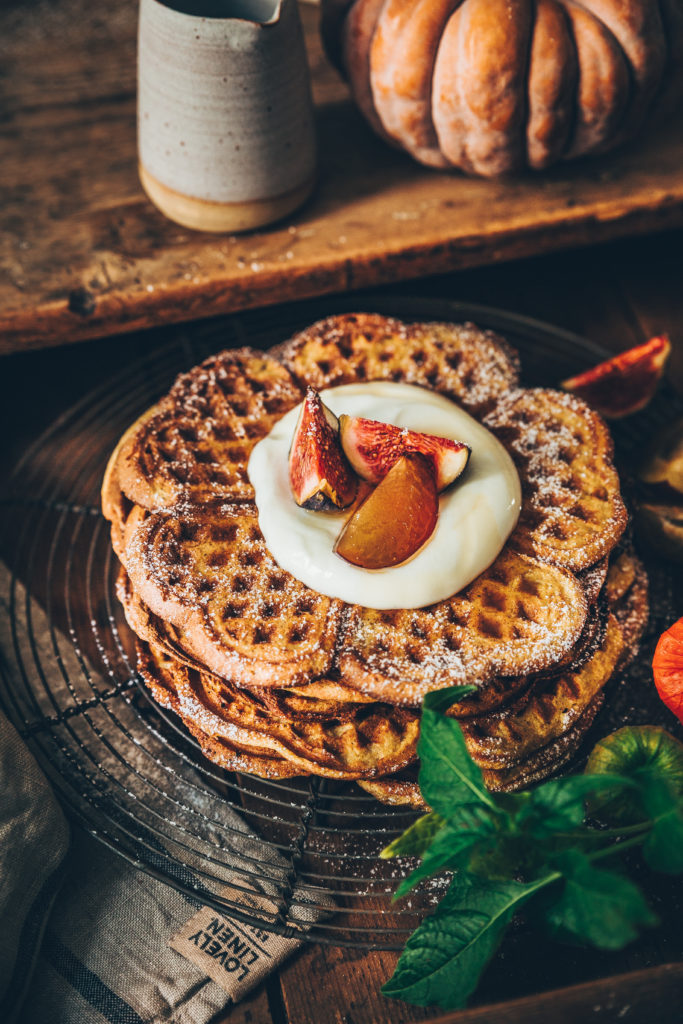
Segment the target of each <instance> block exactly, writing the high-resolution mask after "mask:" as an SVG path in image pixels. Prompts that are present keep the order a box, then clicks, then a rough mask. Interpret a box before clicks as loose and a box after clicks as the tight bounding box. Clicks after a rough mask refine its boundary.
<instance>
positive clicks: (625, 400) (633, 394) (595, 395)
mask: <svg viewBox="0 0 683 1024" xmlns="http://www.w3.org/2000/svg"><path fill="white" fill-rule="evenodd" d="M670 352H671V342H670V341H669V339H668V338H667V336H666V335H665V334H663V335H661V336H660V337H655V338H650V340H649V341H646V342H645V343H644V344H642V345H636V346H635V348H630V349H628V350H627V351H626V352H620V353H619V355H618V356H614V358H613V359H608V360H606V362H604V363H599V364H598V365H597V366H594V367H592V369H590V370H586V371H585V373H580V374H578V375H577V376H576V377H568V378H567V380H564V381H562V385H561V386H562V387H563V388H564V390H565V391H571V392H573V393H574V394H575V395H578V396H579V398H583V399H584V400H585V401H586V402H588V404H589V405H592V406H593V408H594V409H596V410H597V412H599V413H600V414H601V415H602V416H604V417H605V418H606V419H611V420H617V419H621V418H622V417H623V416H630V415H631V413H634V412H638V411H639V410H640V409H644V408H645V406H646V405H647V404H648V402H649V401H650V399H651V398H652V396H653V395H654V393H655V391H656V390H657V384H658V383H659V380H660V378H661V376H662V374H663V373H664V367H665V366H666V361H667V359H668V358H669V353H670Z"/></svg>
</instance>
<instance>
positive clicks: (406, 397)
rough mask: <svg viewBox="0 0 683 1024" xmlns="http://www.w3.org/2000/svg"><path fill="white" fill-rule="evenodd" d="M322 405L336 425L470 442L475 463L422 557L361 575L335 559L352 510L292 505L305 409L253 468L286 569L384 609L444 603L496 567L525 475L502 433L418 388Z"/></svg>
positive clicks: (445, 506) (365, 390) (374, 388)
mask: <svg viewBox="0 0 683 1024" xmlns="http://www.w3.org/2000/svg"><path fill="white" fill-rule="evenodd" d="M321 398H322V400H323V402H324V403H325V404H326V405H327V406H328V407H329V408H330V409H331V410H332V412H334V413H335V415H336V416H340V415H341V414H342V413H347V414H348V415H349V416H364V417H366V418H367V419H374V420H380V421H382V422H383V423H393V424H395V425H396V426H398V427H407V428H408V429H409V430H419V431H422V432H424V433H427V434H437V435H438V436H440V437H448V438H451V439H453V440H455V441H464V442H465V443H466V444H468V445H469V446H470V447H471V449H472V455H471V457H470V461H469V464H468V466H467V468H466V470H465V472H464V474H463V475H462V476H461V477H459V478H458V480H456V481H455V482H454V483H453V484H452V485H451V486H450V487H449V488H447V489H446V490H445V491H444V492H442V494H441V495H440V497H439V518H438V522H437V525H436V529H435V530H434V532H433V533H432V535H431V537H430V538H429V540H428V541H427V542H426V543H425V544H424V545H423V546H422V548H420V550H419V551H418V552H417V553H416V554H415V555H414V556H413V557H412V558H410V559H409V560H408V561H406V562H402V563H401V564H400V565H396V566H392V567H391V568H387V569H373V570H368V569H361V568H359V567H358V566H355V565H351V564H350V563H348V562H346V561H345V560H344V559H343V558H342V557H341V556H340V555H337V554H336V553H335V552H334V550H333V549H334V544H335V541H336V540H337V537H338V536H339V534H340V532H341V530H342V528H343V526H344V523H345V522H346V520H347V519H348V517H349V511H348V510H335V511H332V512H310V511H308V510H307V509H303V508H299V506H298V505H297V504H296V502H295V501H294V498H293V497H292V493H291V491H290V487H289V466H288V456H289V449H290V446H291V442H292V436H293V434H294V428H295V426H296V422H297V419H298V417H299V412H300V410H301V406H300V405H299V406H297V407H296V408H295V409H292V410H291V411H290V412H288V413H287V414H286V415H285V416H283V417H282V419H281V420H279V421H278V422H277V423H276V424H275V426H274V427H273V429H272V430H271V432H270V433H269V434H268V436H267V437H265V438H263V440H261V441H259V443H258V444H257V445H256V446H255V447H254V449H253V451H252V454H251V458H250V459H249V466H248V473H249V479H250V481H251V483H252V486H253V488H254V491H255V492H256V506H257V509H258V517H259V525H260V527H261V532H262V533H263V536H264V539H265V542H266V545H267V546H268V550H269V551H270V554H271V555H272V556H273V558H274V559H275V561H276V562H277V563H278V565H280V566H281V568H283V569H285V570H286V571H287V572H290V573H291V574H292V575H293V576H295V577H296V578H297V579H298V580H301V582H302V583H305V584H306V585H307V586H309V587H312V588H313V589H314V590H317V591H319V592H320V593H322V594H326V595H327V596H328V597H338V598H341V600H342V601H346V602H348V603H349V604H359V605H363V606H365V607H366V608H379V609H382V608H421V607H424V606H425V605H429V604H433V603H434V602H436V601H442V600H444V599H445V598H447V597H451V596H452V595H453V594H456V593H457V592H458V591H459V590H462V589H463V587H466V586H467V584H468V583H470V582H471V581H472V580H473V579H474V578H475V577H476V576H478V575H479V574H480V573H482V572H483V571H484V569H486V568H488V566H489V565H490V564H491V563H492V562H493V561H494V560H495V558H496V557H497V555H498V554H499V552H500V551H501V549H502V547H503V545H504V544H505V541H506V540H507V538H508V537H509V535H510V534H511V533H512V530H513V529H514V527H515V524H516V522H517V519H518V517H519V512H520V508H521V487H520V483H519V477H518V475H517V471H516V469H515V467H514V464H513V462H512V459H511V458H510V456H509V455H508V453H507V452H506V451H505V449H504V448H503V446H502V445H501V444H500V442H499V441H498V440H497V439H496V438H495V437H494V436H493V434H492V433H491V432H490V431H489V430H487V429H486V428H485V427H483V426H482V425H481V423H478V422H477V421H476V420H475V419H473V418H472V417H471V416H469V415H468V414H467V413H466V412H464V411H463V410H462V409H460V408H459V407H458V406H457V405H455V404H454V403H453V402H451V401H449V399H447V398H445V397H444V396H443V395H439V394H436V393H435V392H433V391H427V390H426V389H424V388H420V387H415V386H413V385H410V384H396V383H393V382H390V381H371V382H368V383H359V384H344V385H342V386H340V387H335V388H328V389H327V390H325V391H322V392H321ZM397 514H400V510H397Z"/></svg>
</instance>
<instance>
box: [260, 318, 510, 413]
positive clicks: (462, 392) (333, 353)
mask: <svg viewBox="0 0 683 1024" xmlns="http://www.w3.org/2000/svg"><path fill="white" fill-rule="evenodd" d="M272 351H273V355H275V356H276V357H277V358H278V359H280V360H281V361H282V363H283V364H284V366H286V367H287V369H288V370H290V371H291V373H292V374H293V376H294V378H295V379H296V380H297V381H298V383H299V384H300V385H301V386H302V387H305V386H306V385H307V384H311V385H312V386H313V387H314V388H315V389H316V390H317V391H320V390H321V389H322V388H327V387H336V386H337V385H339V384H349V383H355V382H357V381H361V380H393V381H401V382H402V383H404V384H418V385H420V386H421V387H425V388H429V389H430V390H431V391H439V392H441V393H442V394H445V395H448V396H449V397H450V398H453V399H454V400H455V401H457V402H458V404H459V405H462V406H463V408H465V409H467V411H468V412H471V413H473V414H475V415H481V414H482V413H484V412H485V411H486V410H487V409H489V408H490V407H491V406H492V405H493V403H494V402H496V401H497V400H498V399H499V398H501V397H502V396H503V395H505V394H507V392H508V391H509V390H510V389H511V388H514V387H515V386H516V385H517V380H518V374H519V360H518V357H517V353H516V352H515V351H514V350H513V349H511V348H510V346H509V345H508V344H507V342H506V341H505V340H504V339H503V338H501V337H500V336H499V335H497V334H494V333H493V332H492V331H482V330H480V329H479V328H478V327H475V326H474V324H443V323H422V324H406V323H403V322H402V321H401V320H395V319H394V318H392V317H385V316H380V315H378V314H376V313H348V314H346V315H343V316H332V317H328V318H327V319H326V320H320V321H318V323H315V324H313V325H312V326H311V327H309V328H307V330H305V331H302V332H301V333H300V334H297V335H296V337H294V338H292V340H291V341H289V342H286V343H285V344H284V345H282V346H280V347H279V348H276V349H273V350H272Z"/></svg>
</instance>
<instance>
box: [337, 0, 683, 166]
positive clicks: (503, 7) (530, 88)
mask: <svg viewBox="0 0 683 1024" xmlns="http://www.w3.org/2000/svg"><path fill="white" fill-rule="evenodd" d="M323 37H324V39H325V43H326V46H327V49H328V53H329V54H330V56H331V57H332V59H333V60H334V61H335V63H336V64H337V66H338V67H339V68H340V70H342V72H343V73H344V74H345V76H346V77H347V79H348V81H349V84H350V86H351V91H352V93H353V96H354V99H355V100H356V103H357V104H358V106H359V107H360V109H361V110H362V112H363V113H364V115H365V117H366V118H367V119H368V121H369V122H370V124H371V125H372V127H373V128H374V129H375V131H377V132H378V133H379V134H380V135H382V136H383V137H384V138H386V139H387V140H388V141H391V142H393V143H394V144H396V145H399V146H401V147H402V148H403V149H406V150H407V151H408V152H409V153H410V154H412V156H414V157H415V159H416V160H419V161H420V162H421V163H424V164H427V165H429V166H432V167H459V168H461V169H462V170H464V171H467V172H468V173H471V174H479V175H483V176H485V177H496V176H499V175H504V174H510V173H513V172H516V171H520V170H524V169H525V168H533V169H535V170H541V169H543V168H546V167H549V166H550V165H551V164H554V163H556V162H557V161H558V160H570V159H574V158H576V157H580V156H586V155H587V154H590V153H603V152H605V151H607V150H608V149H612V148H613V147H614V146H617V145H619V144H620V143H621V142H624V141H625V140H626V139H628V138H631V137H632V136H633V135H635V134H636V132H638V131H639V129H640V128H641V127H642V126H643V124H644V123H645V122H647V121H649V120H650V118H651V117H652V116H654V115H655V114H656V116H657V117H658V118H659V117H660V116H666V115H667V114H669V113H671V112H672V111H673V110H674V109H675V108H676V107H677V106H678V105H679V104H680V102H681V100H683V0H581V2H579V0H323Z"/></svg>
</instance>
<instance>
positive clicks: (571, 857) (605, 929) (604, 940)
mask: <svg viewBox="0 0 683 1024" xmlns="http://www.w3.org/2000/svg"><path fill="white" fill-rule="evenodd" d="M553 866H556V867H557V868H558V869H559V870H560V871H561V872H562V874H563V875H564V876H565V878H566V882H565V885H564V887H563V889H562V892H561V894H560V896H559V899H557V900H556V901H554V902H553V903H552V904H551V905H550V907H549V908H547V909H546V912H545V918H546V921H547V923H548V925H549V927H550V930H551V931H552V932H553V933H554V934H556V935H557V936H558V937H559V938H565V939H566V938H571V939H574V940H578V941H579V942H586V943H589V944H590V945H593V946H597V947H598V948H599V949H621V948H622V947H623V946H625V945H627V943H629V942H631V941H632V940H633V939H635V938H636V937H637V935H638V927H639V926H640V925H647V926H652V925H655V924H657V923H658V919H657V917H656V916H655V914H653V912H652V911H651V910H650V908H649V907H648V905H647V903H646V902H645V899H644V897H643V895H642V893H641V891H640V889H638V888H637V886H635V885H634V884H633V882H630V881H629V880H628V879H627V878H624V877H623V875H619V874H617V873H616V872H614V871H606V870H605V869H604V868H596V867H595V866H594V865H593V864H591V862H590V859H589V858H588V857H587V856H586V855H585V854H584V853H581V852H580V851H579V850H566V851H565V852H564V853H562V854H561V855H560V856H558V857H557V858H556V859H555V861H554V863H553Z"/></svg>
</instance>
